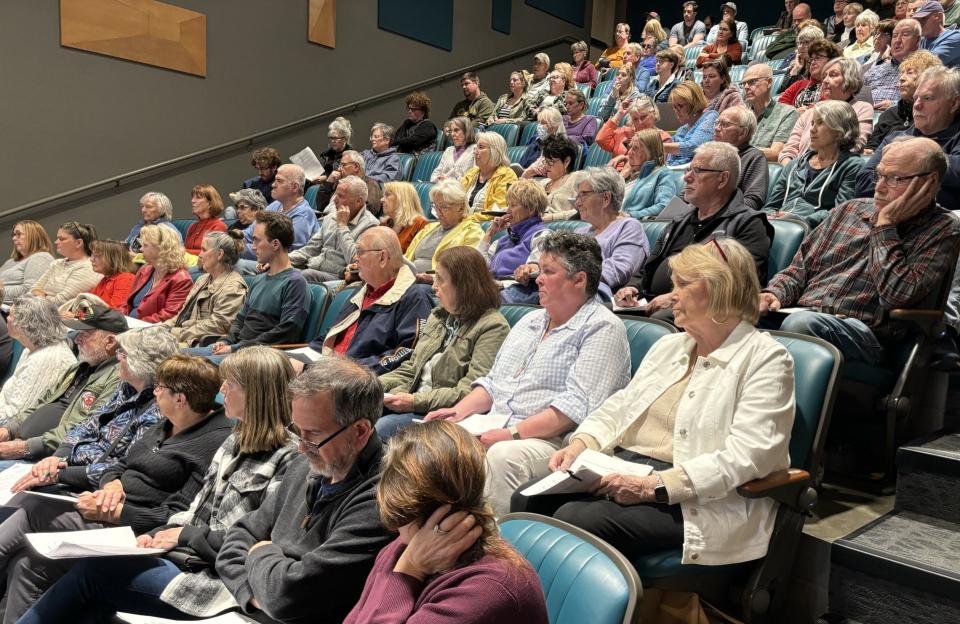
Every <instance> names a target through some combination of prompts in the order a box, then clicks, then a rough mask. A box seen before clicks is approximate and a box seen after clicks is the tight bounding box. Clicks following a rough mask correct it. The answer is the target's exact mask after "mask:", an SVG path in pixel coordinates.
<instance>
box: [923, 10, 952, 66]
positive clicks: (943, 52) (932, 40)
mask: <svg viewBox="0 0 960 624" xmlns="http://www.w3.org/2000/svg"><path fill="white" fill-rule="evenodd" d="M913 19H915V20H917V21H918V22H920V27H921V29H922V30H923V39H922V40H921V41H920V48H921V49H923V50H929V51H930V53H931V54H935V55H936V56H937V58H939V59H940V60H941V61H943V64H944V65H946V66H947V67H960V30H954V29H951V30H947V29H946V28H944V14H943V5H942V4H940V3H939V2H937V0H926V1H925V2H924V3H923V4H921V5H920V8H919V9H917V10H916V12H915V13H914V14H913Z"/></svg>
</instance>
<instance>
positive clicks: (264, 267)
mask: <svg viewBox="0 0 960 624" xmlns="http://www.w3.org/2000/svg"><path fill="white" fill-rule="evenodd" d="M269 270H270V263H269V262H258V263H257V273H266V272H267V271H269Z"/></svg>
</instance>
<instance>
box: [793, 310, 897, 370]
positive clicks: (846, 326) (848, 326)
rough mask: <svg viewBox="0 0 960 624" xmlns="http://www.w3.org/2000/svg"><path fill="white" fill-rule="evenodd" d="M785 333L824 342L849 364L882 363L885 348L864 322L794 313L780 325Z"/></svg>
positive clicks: (816, 313) (831, 316)
mask: <svg viewBox="0 0 960 624" xmlns="http://www.w3.org/2000/svg"><path fill="white" fill-rule="evenodd" d="M780 329H782V330H783V331H788V332H793V333H795V334H804V335H805V336H816V337H817V338H823V339H824V340H826V341H827V342H829V343H830V344H832V345H833V346H835V347H836V348H837V349H839V350H840V353H842V354H843V357H844V359H846V360H858V361H861V362H866V363H867V364H880V363H881V362H882V361H883V347H882V346H880V343H879V342H878V341H877V337H876V336H874V335H873V332H872V331H870V328H869V327H867V326H866V324H865V323H864V322H863V321H859V320H857V319H852V318H838V317H836V316H833V315H832V314H823V313H821V312H809V311H807V312H794V313H793V314H790V315H788V316H787V318H786V319H784V321H783V323H781V325H780Z"/></svg>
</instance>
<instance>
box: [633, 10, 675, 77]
mask: <svg viewBox="0 0 960 624" xmlns="http://www.w3.org/2000/svg"><path fill="white" fill-rule="evenodd" d="M647 37H653V39H654V42H653V52H652V53H651V55H650V56H653V55H655V54H656V53H657V52H659V51H660V50H663V49H664V48H666V47H667V45H668V44H667V39H669V37H670V35H669V34H668V33H667V31H666V30H664V29H663V26H661V25H660V22H659V20H655V19H651V20H647V23H646V24H644V25H643V32H642V33H641V36H640V39H641V40H642V41H646V40H647ZM650 71H653V67H651V68H650Z"/></svg>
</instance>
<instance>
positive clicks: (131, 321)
mask: <svg viewBox="0 0 960 624" xmlns="http://www.w3.org/2000/svg"><path fill="white" fill-rule="evenodd" d="M123 318H125V319H126V320H127V327H129V328H130V329H140V328H142V327H153V326H154V325H156V323H148V322H146V321H141V320H140V319H138V318H133V317H132V316H125V317H123Z"/></svg>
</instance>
